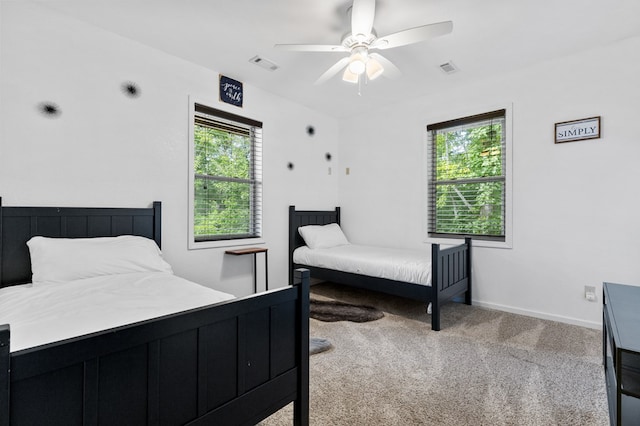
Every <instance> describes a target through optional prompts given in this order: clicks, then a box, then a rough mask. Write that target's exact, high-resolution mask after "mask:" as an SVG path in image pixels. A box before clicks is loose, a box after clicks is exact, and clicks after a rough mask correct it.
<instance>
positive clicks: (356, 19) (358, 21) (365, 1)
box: [351, 0, 376, 36]
mask: <svg viewBox="0 0 640 426" xmlns="http://www.w3.org/2000/svg"><path fill="white" fill-rule="evenodd" d="M375 13H376V0H353V6H352V7H351V34H353V35H354V36H357V35H358V34H362V35H364V36H368V35H369V34H371V28H373V18H374V16H375Z"/></svg>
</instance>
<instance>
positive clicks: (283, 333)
mask: <svg viewBox="0 0 640 426" xmlns="http://www.w3.org/2000/svg"><path fill="white" fill-rule="evenodd" d="M160 212H161V205H160V203H159V202H155V203H153V207H152V208H143V209H132V208H124V209H120V208H118V209H112V208H48V207H1V199H0V213H1V214H0V241H1V243H0V286H3V287H4V286H10V285H15V284H19V283H23V282H28V281H29V280H30V277H31V271H30V259H29V253H28V249H27V247H26V245H25V242H26V241H27V240H28V239H29V238H30V237H31V236H34V235H42V236H49V237H67V238H73V237H98V236H116V235H122V234H129V235H141V236H145V237H148V238H152V239H154V240H155V241H156V242H157V243H158V245H160ZM294 284H295V285H293V286H292V287H286V288H282V289H277V290H272V291H269V292H265V293H261V294H258V295H251V296H248V297H244V298H240V299H235V300H231V301H228V302H222V303H217V304H214V305H210V306H206V307H202V308H198V309H193V310H189V311H185V312H181V313H176V314H172V315H167V316H163V317H159V318H155V319H151V320H148V321H142V322H139V323H135V324H131V325H127V326H123V327H117V328H114V329H110V330H105V331H101V332H97V333H93V334H90V335H86V336H81V337H77V338H72V339H67V340H64V341H60V342H55V343H51V344H47V345H42V346H38V347H35V348H30V349H25V350H21V351H17V352H13V353H11V352H10V337H11V336H10V325H9V324H5V325H0V426H9V425H12V426H17V425H64V426H68V425H98V424H102V425H183V424H189V425H254V424H256V423H258V422H260V421H262V420H263V419H265V418H266V417H268V416H269V415H271V414H272V413H274V412H276V411H278V410H279V409H281V408H282V407H284V406H285V405H287V404H289V403H291V402H293V405H294V410H293V411H294V413H293V417H294V418H293V424H294V425H308V423H309V272H308V271H305V270H298V271H296V272H295V279H294Z"/></svg>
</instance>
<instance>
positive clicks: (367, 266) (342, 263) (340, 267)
mask: <svg viewBox="0 0 640 426" xmlns="http://www.w3.org/2000/svg"><path fill="white" fill-rule="evenodd" d="M293 261H294V262H295V263H297V264H300V265H308V266H316V267H319V268H326V269H333V270H337V271H342V272H351V273H354V274H362V275H367V276H371V277H378V278H385V279H391V280H396V281H402V282H409V283H414V284H424V285H431V253H425V252H422V251H418V250H406V249H394V248H383V247H372V246H363V245H356V244H347V245H341V246H337V247H332V248H327V249H310V248H309V247H307V246H302V247H298V248H297V249H296V250H295V251H294V252H293Z"/></svg>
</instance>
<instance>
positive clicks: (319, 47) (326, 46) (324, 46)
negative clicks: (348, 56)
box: [273, 44, 347, 52]
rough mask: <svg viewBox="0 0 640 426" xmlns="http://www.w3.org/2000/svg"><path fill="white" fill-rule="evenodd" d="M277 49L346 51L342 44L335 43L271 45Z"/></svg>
mask: <svg viewBox="0 0 640 426" xmlns="http://www.w3.org/2000/svg"><path fill="white" fill-rule="evenodd" d="M273 47H274V48H276V49H279V50H288V51H291V52H346V51H347V49H346V48H345V47H344V46H340V45H337V44H276V45H275V46H273Z"/></svg>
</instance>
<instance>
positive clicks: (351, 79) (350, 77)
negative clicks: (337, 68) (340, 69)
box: [342, 67, 360, 84]
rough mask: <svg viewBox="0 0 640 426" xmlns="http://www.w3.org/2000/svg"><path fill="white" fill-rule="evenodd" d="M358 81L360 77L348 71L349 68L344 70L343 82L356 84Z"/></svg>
mask: <svg viewBox="0 0 640 426" xmlns="http://www.w3.org/2000/svg"><path fill="white" fill-rule="evenodd" d="M359 79H360V75H358V74H356V73H353V72H351V70H349V67H347V68H345V69H344V73H343V74H342V80H343V81H346V82H347V83H353V84H356V83H358V80H359Z"/></svg>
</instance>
